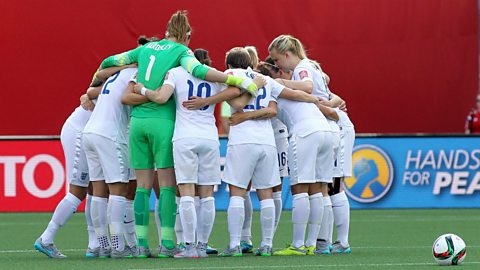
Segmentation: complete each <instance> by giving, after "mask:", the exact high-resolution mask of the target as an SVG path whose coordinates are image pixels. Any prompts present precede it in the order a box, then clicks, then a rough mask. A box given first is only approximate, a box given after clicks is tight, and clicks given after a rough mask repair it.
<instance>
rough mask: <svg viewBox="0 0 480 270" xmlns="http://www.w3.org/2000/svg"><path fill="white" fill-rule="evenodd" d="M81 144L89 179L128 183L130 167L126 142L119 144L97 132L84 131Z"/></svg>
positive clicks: (108, 182) (111, 182)
mask: <svg viewBox="0 0 480 270" xmlns="http://www.w3.org/2000/svg"><path fill="white" fill-rule="evenodd" d="M83 146H84V149H85V154H86V156H87V162H88V169H89V173H90V181H99V180H105V183H107V184H113V183H128V181H129V179H130V169H129V166H128V164H129V162H128V147H127V145H126V144H119V143H117V142H115V141H113V140H110V139H108V138H106V137H103V136H100V135H97V134H92V133H84V134H83Z"/></svg>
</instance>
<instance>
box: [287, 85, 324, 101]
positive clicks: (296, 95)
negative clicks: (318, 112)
mask: <svg viewBox="0 0 480 270" xmlns="http://www.w3.org/2000/svg"><path fill="white" fill-rule="evenodd" d="M279 97H281V98H284V99H289V100H295V101H302V102H308V103H317V102H318V98H316V97H314V96H312V95H310V94H307V93H306V92H303V91H300V90H293V89H290V88H283V90H282V92H280V95H279Z"/></svg>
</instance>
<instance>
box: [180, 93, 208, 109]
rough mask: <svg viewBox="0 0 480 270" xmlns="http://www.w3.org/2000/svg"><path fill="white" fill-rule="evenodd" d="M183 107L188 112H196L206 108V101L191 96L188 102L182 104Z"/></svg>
mask: <svg viewBox="0 0 480 270" xmlns="http://www.w3.org/2000/svg"><path fill="white" fill-rule="evenodd" d="M182 105H183V107H185V108H187V109H188V110H198V109H200V108H203V107H205V106H207V105H208V104H207V100H206V99H204V98H202V97H197V96H191V97H190V98H189V99H188V100H186V101H184V102H182Z"/></svg>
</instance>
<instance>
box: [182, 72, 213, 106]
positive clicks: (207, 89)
mask: <svg viewBox="0 0 480 270" xmlns="http://www.w3.org/2000/svg"><path fill="white" fill-rule="evenodd" d="M187 84H188V99H190V97H193V96H197V97H203V98H205V97H209V96H211V94H212V87H211V86H210V84H208V83H206V82H203V83H201V84H199V85H198V86H197V93H196V94H195V95H194V94H193V91H194V88H195V85H193V82H192V81H191V80H188V81H187ZM204 90H205V91H204ZM204 94H205V96H204ZM208 107H210V106H208V105H207V106H205V107H202V108H200V110H202V111H204V110H206V109H208Z"/></svg>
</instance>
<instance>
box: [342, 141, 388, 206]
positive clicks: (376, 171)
mask: <svg viewBox="0 0 480 270" xmlns="http://www.w3.org/2000/svg"><path fill="white" fill-rule="evenodd" d="M352 166H353V168H352V171H353V176H352V177H350V178H347V179H345V183H344V188H345V191H346V192H347V194H348V195H349V197H350V198H352V199H354V200H355V201H358V202H361V203H372V202H375V201H378V200H380V199H381V198H383V197H384V196H385V195H386V194H387V193H388V191H389V190H390V187H391V186H392V182H393V166H392V161H391V160H390V157H389V156H388V155H387V154H386V153H385V151H383V150H382V149H380V148H379V147H377V146H374V145H370V144H362V145H359V146H357V147H355V149H354V150H353V157H352Z"/></svg>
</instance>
